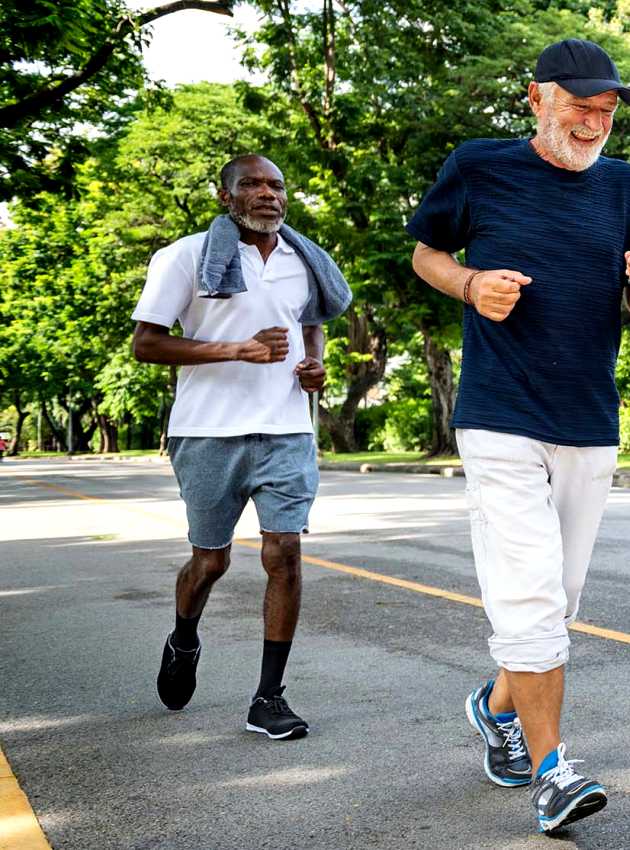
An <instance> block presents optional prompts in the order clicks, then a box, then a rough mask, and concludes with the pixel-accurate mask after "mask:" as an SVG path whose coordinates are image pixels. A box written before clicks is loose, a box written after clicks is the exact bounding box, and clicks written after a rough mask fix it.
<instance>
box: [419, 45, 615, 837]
mask: <svg viewBox="0 0 630 850" xmlns="http://www.w3.org/2000/svg"><path fill="white" fill-rule="evenodd" d="M618 98H621V99H622V100H623V101H625V102H627V103H630V89H628V88H626V87H624V86H623V85H622V84H621V81H620V78H619V74H618V72H617V69H616V67H615V65H614V63H613V62H612V60H611V59H610V57H609V56H608V55H607V54H606V53H605V52H604V51H603V50H602V49H601V48H600V47H598V46H597V45H595V44H593V43H592V42H588V41H578V40H576V39H569V40H567V41H563V42H559V43H558V44H554V45H551V46H550V47H548V48H546V50H544V51H543V53H542V54H541V56H540V57H539V60H538V64H537V67H536V81H535V82H532V83H531V84H530V86H529V102H530V105H531V108H532V110H533V112H534V115H535V116H536V119H537V132H536V135H535V136H534V138H533V139H529V140H528V139H518V140H490V139H478V140H474V141H469V142H466V143H464V144H463V145H461V146H460V147H458V148H457V149H456V150H454V151H453V152H452V153H451V155H450V156H449V157H448V159H447V160H446V162H445V164H444V166H443V167H442V169H441V171H440V173H439V175H438V179H437V182H436V183H435V185H434V186H433V187H432V188H431V189H430V190H429V191H428V193H427V194H426V196H425V197H424V199H423V202H422V204H421V206H420V208H419V209H418V210H417V212H416V213H415V215H414V216H413V218H412V219H411V221H410V222H409V224H408V226H407V230H408V232H409V233H410V234H411V235H412V236H414V237H415V238H416V239H417V240H418V245H417V247H416V250H415V253H414V258H413V265H414V269H415V271H416V272H417V274H418V275H419V276H420V277H421V278H423V279H424V280H425V281H427V282H428V283H429V284H430V285H431V286H433V287H435V288H436V289H438V290H440V291H441V292H444V293H445V294H447V295H450V296H452V297H454V298H459V299H460V300H462V301H464V302H465V307H464V351H463V362H462V373H461V381H460V387H459V394H458V399H457V405H456V409H455V415H454V417H453V426H454V427H455V428H456V429H457V441H458V445H459V449H460V453H461V455H462V459H463V462H464V468H465V471H466V479H467V494H468V500H469V507H470V513H471V528H472V538H473V549H474V554H475V565H476V569H477V574H478V578H479V583H480V585H481V590H482V597H483V601H484V606H485V609H486V613H487V615H488V618H489V619H490V621H491V623H492V626H493V631H494V633H493V635H492V637H491V638H490V641H489V644H490V651H491V654H492V656H493V658H494V660H495V661H496V662H497V664H498V666H499V672H498V674H497V676H496V679H495V680H494V681H492V680H491V681H489V682H488V683H487V684H485V685H483V686H482V687H479V688H477V689H476V690H475V691H473V692H472V693H471V694H470V696H469V697H468V699H467V701H466V711H467V714H468V718H469V720H470V722H471V724H472V725H473V726H474V728H475V729H477V730H478V731H479V732H481V734H482V736H483V739H484V741H485V748H486V754H485V760H484V766H485V771H486V774H487V775H488V776H489V778H490V779H491V780H492V781H493V782H495V783H497V784H498V785H502V786H516V785H525V784H530V783H531V784H532V799H533V802H534V807H535V809H536V813H537V816H538V818H539V822H540V825H541V827H542V829H544V830H546V831H551V830H554V829H556V828H558V827H559V826H561V825H563V824H566V823H569V822H571V821H573V820H578V819H579V818H582V817H585V816H587V815H590V814H592V813H593V812H595V811H597V810H598V809H601V808H602V807H603V806H605V805H606V792H605V790H604V788H603V787H602V786H601V785H600V784H599V783H598V782H595V781H593V780H589V779H586V778H585V777H583V776H580V775H578V774H577V773H576V772H575V770H574V769H573V767H572V765H571V763H570V762H567V761H566V760H565V758H564V752H565V748H564V744H562V743H561V741H560V713H561V706H562V696H563V685H564V665H565V664H566V661H567V659H568V648H569V637H568V633H567V626H568V625H569V624H570V623H571V622H572V621H573V620H574V619H575V618H576V616H577V611H578V605H579V599H580V594H581V591H582V587H583V585H584V580H585V577H586V572H587V569H588V564H589V561H590V557H591V552H592V548H593V544H594V541H595V537H596V534H597V529H598V526H599V522H600V519H601V516H602V513H603V510H604V506H605V503H606V498H607V494H608V491H609V488H610V484H611V480H612V474H613V471H614V469H615V465H616V453H617V445H618V442H619V417H618V408H619V396H618V394H617V389H616V386H615V364H616V359H617V353H618V349H619V342H620V333H621V320H620V306H621V298H622V294H623V287H624V284H625V282H626V278H625V272H626V269H625V261H624V251H625V249H626V248H628V247H630V166H628V165H627V164H626V163H625V162H621V161H620V160H615V159H609V158H606V157H603V156H600V153H601V150H602V148H603V147H604V145H605V143H606V140H607V139H608V135H609V133H610V130H611V128H612V123H613V115H614V112H615V109H616V107H617V102H618ZM461 249H465V251H466V265H465V266H462V265H460V264H459V263H458V262H457V261H456V260H455V259H454V257H453V256H452V255H453V254H454V253H455V252H457V251H459V250H461ZM521 724H522V726H521ZM523 729H524V731H525V736H526V739H527V741H525V740H524V738H523V734H522V730H523Z"/></svg>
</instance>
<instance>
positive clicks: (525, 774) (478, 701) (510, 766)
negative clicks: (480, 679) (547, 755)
mask: <svg viewBox="0 0 630 850" xmlns="http://www.w3.org/2000/svg"><path fill="white" fill-rule="evenodd" d="M493 686H494V680H491V681H489V682H488V683H487V684H485V685H484V686H483V687H481V688H477V690H476V691H473V692H472V693H471V694H469V696H468V698H467V699H466V714H467V716H468V720H469V722H470V725H471V726H472V727H473V729H474V730H475V731H476V732H479V733H480V734H481V736H482V738H483V740H484V742H485V745H486V755H485V758H484V762H483V766H484V770H485V772H486V776H487V777H488V779H490V780H492V782H494V783H495V784H496V785H501V786H502V787H503V788H515V787H518V786H519V785H529V784H530V782H531V781H532V762H531V759H530V757H529V752H528V750H527V744H526V743H525V739H524V738H523V729H522V727H521V721H520V720H519V719H518V717H517V716H516V714H514V713H512V714H504V715H499V716H498V717H493V716H492V715H491V714H490V713H489V712H488V710H487V707H486V706H487V701H486V698H487V697H488V696H489V695H490V691H491V690H492V688H493Z"/></svg>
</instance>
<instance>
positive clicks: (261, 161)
mask: <svg viewBox="0 0 630 850" xmlns="http://www.w3.org/2000/svg"><path fill="white" fill-rule="evenodd" d="M249 166H253V167H254V168H255V167H256V166H261V167H263V168H264V167H265V166H267V167H270V168H272V169H275V171H276V172H277V173H278V175H279V176H280V179H281V180H283V175H282V172H281V171H280V169H279V168H278V166H277V165H276V164H275V162H272V161H271V160H270V159H267V157H266V156H260V155H259V154H256V153H246V154H242V155H241V156H235V157H234V159H231V160H230V161H229V162H226V163H225V165H224V166H223V168H222V169H221V174H220V180H221V188H222V189H227V190H228V192H230V191H232V187H233V185H234V182H235V181H236V180H237V179H238V175H239V173H240V172H241V170H243V169H245V170H247V169H248V167H249Z"/></svg>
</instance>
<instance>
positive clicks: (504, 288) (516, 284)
mask: <svg viewBox="0 0 630 850" xmlns="http://www.w3.org/2000/svg"><path fill="white" fill-rule="evenodd" d="M531 282H532V278H531V277H526V276H525V275H523V274H521V273H520V272H515V271H510V270H509V269H494V270H492V271H485V272H479V274H476V275H475V276H474V278H473V279H472V281H471V284H470V300H471V301H472V303H473V305H474V307H475V309H476V310H477V312H478V313H479V314H480V315H481V316H485V317H486V319H492V321H493V322H502V321H503V320H504V319H507V317H508V316H509V315H510V313H511V312H512V310H513V309H514V305H515V304H516V302H517V301H518V299H519V298H520V297H521V287H522V286H527V285H528V284H530V283H531Z"/></svg>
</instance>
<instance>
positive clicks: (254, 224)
mask: <svg viewBox="0 0 630 850" xmlns="http://www.w3.org/2000/svg"><path fill="white" fill-rule="evenodd" d="M230 215H231V217H232V218H233V219H234V221H235V222H236V223H237V224H240V225H241V227H245V228H246V229H247V230H253V231H254V233H277V232H278V231H279V230H280V228H281V227H282V225H283V224H284V216H282V218H279V219H277V220H276V221H263V220H261V219H259V218H254V217H253V216H251V215H241V214H240V213H237V212H235V211H234V210H233V209H230Z"/></svg>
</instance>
